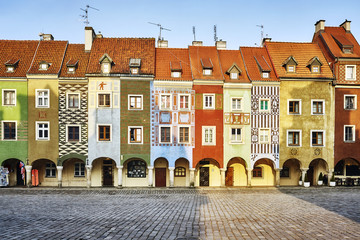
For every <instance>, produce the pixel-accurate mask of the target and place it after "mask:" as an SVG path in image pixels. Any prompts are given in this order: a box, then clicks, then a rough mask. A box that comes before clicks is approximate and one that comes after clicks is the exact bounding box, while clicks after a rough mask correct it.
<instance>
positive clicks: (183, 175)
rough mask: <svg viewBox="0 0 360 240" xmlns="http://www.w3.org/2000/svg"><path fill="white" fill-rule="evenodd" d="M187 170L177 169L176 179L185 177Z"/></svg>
mask: <svg viewBox="0 0 360 240" xmlns="http://www.w3.org/2000/svg"><path fill="white" fill-rule="evenodd" d="M185 176H186V169H185V168H184V167H177V168H175V177H185Z"/></svg>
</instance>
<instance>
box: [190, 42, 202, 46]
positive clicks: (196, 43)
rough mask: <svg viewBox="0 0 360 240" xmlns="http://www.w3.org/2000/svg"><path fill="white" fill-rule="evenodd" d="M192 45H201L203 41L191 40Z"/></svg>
mask: <svg viewBox="0 0 360 240" xmlns="http://www.w3.org/2000/svg"><path fill="white" fill-rule="evenodd" d="M192 45H193V46H202V45H203V42H202V41H193V42H192Z"/></svg>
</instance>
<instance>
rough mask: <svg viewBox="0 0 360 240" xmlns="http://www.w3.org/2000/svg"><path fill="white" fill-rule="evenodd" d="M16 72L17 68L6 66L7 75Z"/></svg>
mask: <svg viewBox="0 0 360 240" xmlns="http://www.w3.org/2000/svg"><path fill="white" fill-rule="evenodd" d="M14 71H15V67H14V66H6V72H7V73H13V72H14Z"/></svg>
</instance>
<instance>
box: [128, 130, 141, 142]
mask: <svg viewBox="0 0 360 240" xmlns="http://www.w3.org/2000/svg"><path fill="white" fill-rule="evenodd" d="M131 129H140V131H141V141H140V142H138V141H131V134H130V131H131ZM143 143H144V131H143V126H128V144H143Z"/></svg>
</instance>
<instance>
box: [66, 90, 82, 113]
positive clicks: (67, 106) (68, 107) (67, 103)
mask: <svg viewBox="0 0 360 240" xmlns="http://www.w3.org/2000/svg"><path fill="white" fill-rule="evenodd" d="M69 95H77V96H78V99H79V103H78V104H79V105H78V106H77V107H70V104H69V103H70V102H69ZM80 106H81V98H80V93H79V92H67V93H66V109H80Z"/></svg>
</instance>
